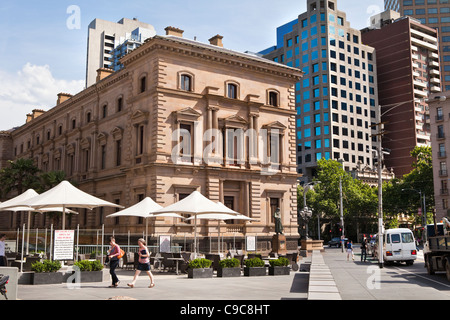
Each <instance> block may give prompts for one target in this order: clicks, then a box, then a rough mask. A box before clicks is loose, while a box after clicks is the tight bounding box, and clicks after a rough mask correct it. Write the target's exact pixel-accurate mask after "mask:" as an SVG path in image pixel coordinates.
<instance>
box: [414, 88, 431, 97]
mask: <svg viewBox="0 0 450 320" xmlns="http://www.w3.org/2000/svg"><path fill="white" fill-rule="evenodd" d="M414 94H416V95H418V96H420V97H427V96H428V93H426V92H425V91H422V90H417V89H414Z"/></svg>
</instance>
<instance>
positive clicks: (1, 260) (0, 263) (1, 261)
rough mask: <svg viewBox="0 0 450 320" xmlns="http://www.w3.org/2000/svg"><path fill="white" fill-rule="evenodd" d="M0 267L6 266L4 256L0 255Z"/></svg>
mask: <svg viewBox="0 0 450 320" xmlns="http://www.w3.org/2000/svg"><path fill="white" fill-rule="evenodd" d="M0 267H7V265H6V257H5V256H0Z"/></svg>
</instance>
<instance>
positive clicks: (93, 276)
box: [66, 270, 103, 283]
mask: <svg viewBox="0 0 450 320" xmlns="http://www.w3.org/2000/svg"><path fill="white" fill-rule="evenodd" d="M74 274H75V271H72V272H71V273H70V274H67V275H69V277H66V278H67V279H66V281H67V280H68V278H71V280H72V281H71V282H72V283H75V282H76V281H77V279H76V276H74ZM78 281H79V282H80V283H89V282H103V270H100V271H81V272H80V278H79V279H78Z"/></svg>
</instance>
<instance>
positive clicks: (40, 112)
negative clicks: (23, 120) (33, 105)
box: [32, 109, 45, 119]
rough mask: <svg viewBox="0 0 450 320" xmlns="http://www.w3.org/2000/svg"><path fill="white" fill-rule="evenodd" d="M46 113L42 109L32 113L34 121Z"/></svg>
mask: <svg viewBox="0 0 450 320" xmlns="http://www.w3.org/2000/svg"><path fill="white" fill-rule="evenodd" d="M44 113H45V111H44V110H41V109H34V110H33V111H32V116H33V119H36V118H37V117H39V116H42V115H43V114H44Z"/></svg>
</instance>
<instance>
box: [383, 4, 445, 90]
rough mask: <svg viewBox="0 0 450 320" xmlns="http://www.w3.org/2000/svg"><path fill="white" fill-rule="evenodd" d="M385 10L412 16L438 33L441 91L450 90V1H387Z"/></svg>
mask: <svg viewBox="0 0 450 320" xmlns="http://www.w3.org/2000/svg"><path fill="white" fill-rule="evenodd" d="M384 6H385V9H390V10H395V11H397V12H400V14H401V15H402V16H411V17H414V18H416V19H418V20H419V21H420V22H421V23H422V24H424V25H427V26H429V27H430V28H433V29H436V30H437V31H438V38H439V52H440V63H441V89H442V90H443V91H448V90H450V2H449V1H448V0H385V1H384Z"/></svg>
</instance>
